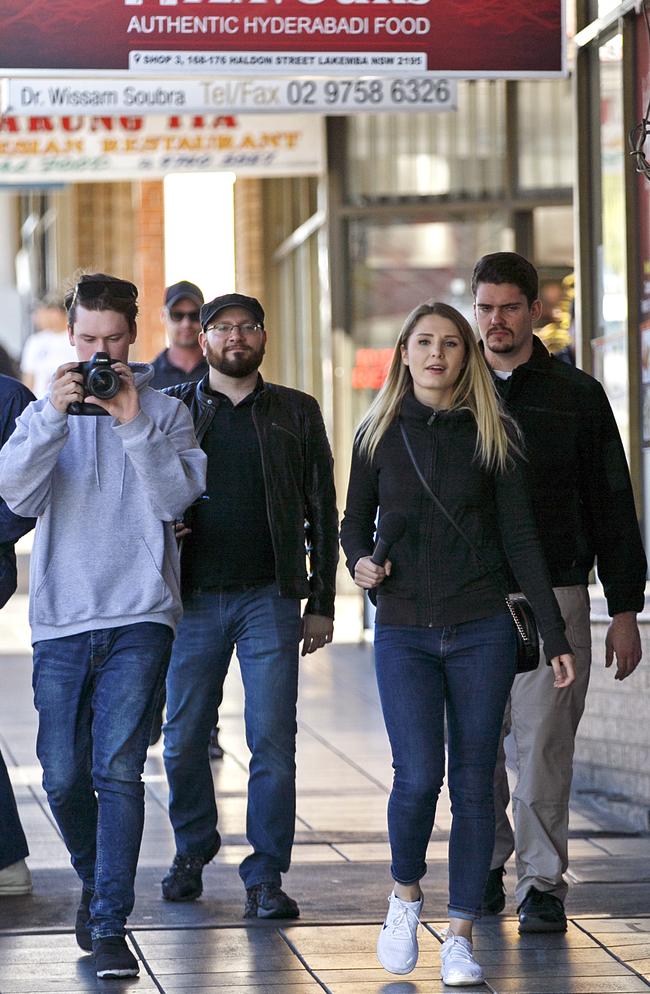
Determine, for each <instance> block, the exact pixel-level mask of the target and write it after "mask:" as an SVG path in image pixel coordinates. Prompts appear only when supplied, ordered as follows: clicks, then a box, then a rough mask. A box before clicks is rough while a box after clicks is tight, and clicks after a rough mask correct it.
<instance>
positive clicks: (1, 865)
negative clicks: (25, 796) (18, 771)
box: [0, 752, 29, 870]
mask: <svg viewBox="0 0 650 994" xmlns="http://www.w3.org/2000/svg"><path fill="white" fill-rule="evenodd" d="M28 855H29V849H28V848H27V839H26V838H25V833H24V832H23V826H22V825H21V824H20V818H19V817H18V808H17V807H16V798H15V797H14V792H13V790H12V787H11V781H10V779H9V774H8V773H7V767H6V766H5V761H4V759H3V758H2V753H1V752H0V870H5V869H6V868H7V867H8V866H12V865H13V863H17V862H18V861H19V860H20V859H24V858H25V856H28Z"/></svg>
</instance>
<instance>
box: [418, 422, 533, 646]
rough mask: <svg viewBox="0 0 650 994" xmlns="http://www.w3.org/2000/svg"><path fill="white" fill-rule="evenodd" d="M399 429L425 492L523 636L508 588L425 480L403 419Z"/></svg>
mask: <svg viewBox="0 0 650 994" xmlns="http://www.w3.org/2000/svg"><path fill="white" fill-rule="evenodd" d="M399 430H400V431H401V433H402V438H403V439H404V445H405V446H406V451H407V452H408V454H409V459H410V460H411V462H412V463H413V469H414V470H415V472H416V473H417V475H418V479H419V481H420V483H421V484H422V486H423V487H424V490H425V492H426V493H427V494H428V495H429V497H430V498H431V500H432V501H433V503H434V504H435V505H436V507H437V508H438V510H439V511H440V512H441V513H442V514H444V516H445V518H446V519H447V521H448V522H449V524H450V525H452V526H453V527H454V528H455V530H456V531H457V532H458V534H459V535H460V537H461V538H462V539H464V541H465V542H466V543H467V545H468V546H469V547H470V549H471V550H472V552H473V553H474V556H475V557H476V560H477V562H478V563H479V564H480V565H481V566H483V567H484V568H485V569H486V570H487V572H488V573H489V574H490V576H491V577H492V579H493V580H494V585H495V587H498V589H499V593H500V594H501V595H502V596H503V599H504V601H505V602H506V607H507V608H508V611H509V612H510V614H511V616H512V620H513V621H514V623H515V627H516V628H517V631H519V633H520V634H521V635H522V636H523V632H522V631H521V622H520V621H519V618H518V617H517V614H516V612H515V610H514V608H513V606H512V603H511V601H510V597H509V595H508V592H507V590H505V589H504V588H503V587H502V586H501V584H500V583H498V581H497V580H496V578H495V577H494V570H493V569H491V568H490V567H489V566H488V564H487V563H486V561H485V559H484V558H483V556H482V555H481V554H480V552H479V551H478V549H477V548H476V546H475V545H474V543H473V542H472V540H471V539H470V537H469V535H467V534H466V533H465V532H464V531H463V529H462V528H461V527H460V525H459V524H458V522H457V521H456V519H455V518H454V517H453V516H452V515H451V514H450V513H449V511H448V510H447V508H446V507H445V505H444V504H443V503H442V501H441V500H440V498H439V497H437V496H436V494H435V493H434V492H433V490H432V489H431V487H430V486H429V484H428V483H427V481H426V480H425V478H424V474H423V473H422V470H421V469H420V467H419V466H418V463H417V459H416V458H415V455H414V453H413V449H412V448H411V443H410V441H409V437H408V435H407V433H406V428H405V427H404V422H403V421H401V420H400V422H399Z"/></svg>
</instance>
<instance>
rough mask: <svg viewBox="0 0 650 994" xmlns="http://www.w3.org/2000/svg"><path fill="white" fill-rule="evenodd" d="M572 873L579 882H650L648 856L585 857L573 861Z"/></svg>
mask: <svg viewBox="0 0 650 994" xmlns="http://www.w3.org/2000/svg"><path fill="white" fill-rule="evenodd" d="M649 848H650V847H649ZM570 875H571V876H572V877H573V879H574V880H576V881H577V882H579V883H589V882H591V883H593V882H596V881H603V882H607V883H625V882H626V881H630V882H631V883H638V882H639V881H647V882H649V883H650V867H649V865H648V859H647V857H646V858H645V859H641V858H639V857H636V856H617V857H616V858H611V857H609V856H606V855H604V854H603V857H602V858H601V859H594V860H591V859H584V860H579V861H578V862H575V863H572V864H571V867H570Z"/></svg>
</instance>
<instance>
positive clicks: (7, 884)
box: [0, 859, 32, 897]
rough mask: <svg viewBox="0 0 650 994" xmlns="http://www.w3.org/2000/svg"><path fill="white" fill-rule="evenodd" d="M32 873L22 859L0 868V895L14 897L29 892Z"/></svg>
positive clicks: (30, 890)
mask: <svg viewBox="0 0 650 994" xmlns="http://www.w3.org/2000/svg"><path fill="white" fill-rule="evenodd" d="M31 892H32V875H31V873H30V872H29V868H28V866H27V863H26V862H25V860H24V859H19V860H18V862H17V863H12V864H11V866H5V868H4V870H0V897H14V896H15V895H17V894H31Z"/></svg>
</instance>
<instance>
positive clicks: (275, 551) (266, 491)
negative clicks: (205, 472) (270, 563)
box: [251, 401, 280, 594]
mask: <svg viewBox="0 0 650 994" xmlns="http://www.w3.org/2000/svg"><path fill="white" fill-rule="evenodd" d="M251 414H252V418H253V424H254V426H255V431H256V433H257V441H258V442H259V446H260V460H261V462H262V476H263V477H264V503H265V504H266V517H267V519H268V522H269V532H270V534H271V545H272V546H273V558H274V559H275V579H276V583H277V585H278V594H279V593H280V581H279V577H278V548H277V545H276V541H275V535H274V533H273V519H272V517H271V505H270V503H269V481H268V477H267V474H266V463H265V461H264V446H263V445H262V436H261V435H260V427H259V425H258V423H257V418H256V416H255V402H254V401H253V408H252V411H251ZM271 423H272V424H273V422H271Z"/></svg>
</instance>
